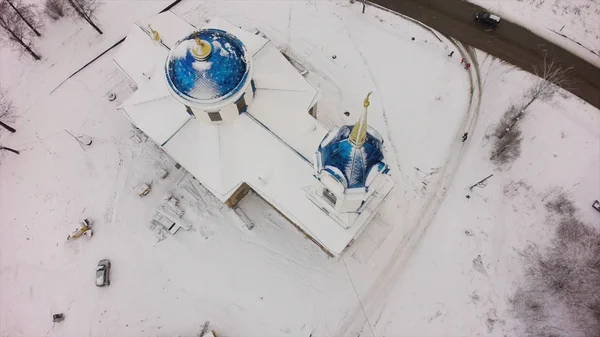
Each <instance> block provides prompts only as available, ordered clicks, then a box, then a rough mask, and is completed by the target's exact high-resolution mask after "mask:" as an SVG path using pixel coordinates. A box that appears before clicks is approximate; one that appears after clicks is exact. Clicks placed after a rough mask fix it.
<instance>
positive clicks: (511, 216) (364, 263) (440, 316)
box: [0, 0, 600, 337]
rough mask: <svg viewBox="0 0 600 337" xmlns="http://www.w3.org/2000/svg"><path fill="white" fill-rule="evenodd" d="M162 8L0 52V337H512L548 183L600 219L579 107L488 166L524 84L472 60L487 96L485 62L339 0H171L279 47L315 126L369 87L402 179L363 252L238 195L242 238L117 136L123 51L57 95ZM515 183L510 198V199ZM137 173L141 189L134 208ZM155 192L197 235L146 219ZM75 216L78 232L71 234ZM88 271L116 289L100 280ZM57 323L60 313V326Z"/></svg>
mask: <svg viewBox="0 0 600 337" xmlns="http://www.w3.org/2000/svg"><path fill="white" fill-rule="evenodd" d="M136 4H137V5H136ZM166 5H167V3H165V2H163V1H160V2H158V1H157V2H144V5H143V6H139V2H134V1H131V2H129V1H114V2H112V1H111V2H107V3H106V5H105V7H103V10H102V12H101V15H100V16H99V19H98V21H99V22H100V25H101V27H103V28H105V29H106V33H105V34H104V35H103V36H98V35H97V34H96V33H95V32H94V31H93V29H92V28H91V27H89V26H87V25H86V24H84V23H81V22H76V23H71V22H70V21H69V19H63V20H61V21H58V22H57V23H51V24H49V25H48V27H47V28H46V33H45V36H44V38H43V39H42V40H40V41H39V43H38V48H39V49H40V50H41V53H42V54H43V56H44V60H43V61H42V62H38V63H35V62H33V61H31V60H29V59H28V58H27V57H26V56H24V57H23V58H22V59H20V60H19V59H18V58H17V57H16V55H15V53H13V52H11V51H9V50H7V49H2V50H0V57H1V58H0V67H1V68H0V69H2V72H1V73H0V82H1V83H2V85H3V86H4V87H7V88H8V89H9V91H10V95H11V98H12V99H13V101H14V102H15V105H16V106H17V108H18V111H19V119H18V121H17V122H16V124H15V128H16V129H17V133H15V134H8V132H6V131H4V130H0V144H2V145H5V146H9V147H13V148H15V149H17V150H20V151H21V154H20V155H18V156H17V155H14V154H12V153H10V152H6V151H3V152H2V153H0V336H2V337H9V336H10V337H16V336H24V337H30V336H61V337H71V336H73V337H75V336H77V337H78V336H107V337H112V336H115V337H118V336H165V337H166V336H195V335H196V334H197V333H198V331H199V330H200V326H201V325H202V324H203V323H204V322H205V321H206V320H209V321H210V323H211V324H210V327H211V329H213V330H215V332H216V333H217V334H218V336H220V337H223V336H225V337H236V336H247V337H253V336H257V337H259V336H260V337H270V336H273V337H279V336H294V337H295V336H298V337H309V336H312V337H324V336H338V337H346V336H353V337H354V336H363V337H365V336H378V337H380V336H381V337H383V336H388V337H390V336H392V337H395V336H407V337H408V336H424V337H426V336H505V335H509V336H512V335H515V336H516V335H519V334H518V331H519V326H518V324H517V323H516V322H514V321H513V320H512V319H511V317H510V315H509V314H508V312H507V308H506V297H507V296H508V295H510V294H511V292H512V291H514V289H515V288H516V286H517V284H518V282H519V279H520V277H521V272H520V266H519V263H518V258H517V256H518V254H517V250H518V249H521V248H523V247H524V246H525V244H526V242H528V241H535V242H542V241H543V239H544V237H548V235H549V231H548V228H547V227H545V225H544V224H543V223H542V222H543V219H544V216H545V214H544V207H543V203H542V201H541V199H542V198H544V196H545V195H546V194H547V191H548V190H549V189H550V190H552V189H554V188H555V186H561V187H563V188H564V189H566V190H567V191H569V192H570V193H572V195H573V196H574V198H575V200H576V201H577V203H578V205H579V206H580V207H581V208H582V212H583V215H584V217H585V218H586V219H587V220H589V222H592V223H594V224H596V225H598V226H600V223H599V222H600V221H599V220H598V219H599V217H598V214H597V212H596V211H594V210H592V209H591V207H590V206H589V205H590V204H591V202H592V201H593V200H594V199H597V198H598V197H599V196H600V180H599V179H600V178H599V177H598V175H597V172H598V171H599V170H600V167H599V166H600V163H599V159H598V158H600V119H599V116H598V110H596V109H594V108H593V107H590V106H589V105H587V104H586V103H584V102H582V101H581V100H579V99H578V98H575V97H573V96H572V95H570V94H568V93H564V92H561V96H559V97H557V98H556V99H554V100H552V101H551V102H547V103H546V102H537V103H534V104H533V105H532V106H531V108H530V110H531V113H530V114H529V115H528V117H526V120H525V121H524V122H523V134H524V137H525V140H524V145H523V146H524V148H523V154H522V156H521V158H520V159H518V160H517V161H516V162H515V163H514V164H513V165H512V167H510V168H508V169H505V170H496V169H495V167H494V166H493V165H492V164H491V163H490V162H489V152H490V144H488V141H487V139H486V137H485V135H486V133H487V131H488V126H489V125H491V124H492V123H494V122H495V121H496V120H498V118H499V117H500V115H501V114H502V113H503V111H504V109H505V108H506V107H507V106H508V105H509V103H510V102H512V101H514V100H515V99H517V98H518V97H519V96H520V95H521V94H522V92H523V91H524V90H525V89H526V88H527V86H528V83H530V82H531V81H532V77H531V75H528V74H526V73H523V72H521V71H518V70H514V69H513V68H511V67H509V66H506V65H504V64H503V63H501V62H498V61H493V60H492V59H491V58H488V57H485V56H484V55H482V54H478V59H479V63H480V64H481V83H482V91H481V101H480V97H479V93H480V92H479V86H478V85H477V83H478V82H477V77H478V76H477V69H478V68H477V67H476V66H474V67H472V68H471V72H469V73H467V72H466V71H465V70H464V69H463V68H462V67H461V65H460V64H459V60H460V56H459V51H458V50H457V49H456V47H455V46H454V45H453V44H452V43H451V42H450V41H447V40H445V39H442V40H441V41H440V40H438V38H436V37H435V36H434V35H432V33H431V32H429V31H427V30H426V29H424V28H422V27H420V26H418V25H415V24H414V23H411V22H409V21H405V20H403V19H402V18H400V17H398V16H395V15H393V14H390V13H387V12H383V11H379V10H377V9H375V8H368V10H367V13H366V14H364V15H363V14H360V9H361V8H360V6H359V5H358V4H357V5H354V6H352V5H350V4H349V3H347V2H345V1H344V2H326V1H319V2H300V1H297V2H288V1H281V2H275V1H265V2H250V1H248V2H246V1H239V2H212V1H211V2H197V1H185V0H184V1H183V2H182V3H180V4H179V5H177V6H176V7H175V8H173V10H172V11H173V12H174V13H176V14H177V15H180V16H181V17H182V18H184V19H186V20H187V21H189V22H190V23H192V24H194V25H196V26H202V24H203V23H204V22H205V20H210V19H212V18H224V19H226V20H228V21H230V22H232V23H234V24H237V25H239V26H241V27H242V28H244V29H247V30H252V29H254V28H256V29H259V30H260V31H261V32H263V33H265V34H266V35H267V36H268V37H269V38H270V39H271V40H272V41H273V42H274V43H275V44H276V45H277V46H278V47H279V48H281V49H286V50H287V52H289V53H291V54H293V55H294V57H295V58H296V59H298V60H299V61H300V62H302V63H303V64H304V65H305V66H306V67H307V68H308V69H309V70H310V73H309V75H308V77H307V78H308V80H309V81H311V82H312V83H313V84H314V85H315V86H317V87H318V88H319V89H320V90H321V91H322V97H321V99H320V101H319V104H318V118H319V120H321V121H322V122H323V123H324V124H325V125H326V126H329V127H331V126H333V125H336V124H352V123H354V122H355V120H356V118H357V117H358V113H359V111H360V108H361V102H362V99H363V98H364V95H365V93H366V92H368V91H371V90H373V91H374V94H373V96H372V98H371V103H372V104H371V110H370V111H371V113H370V116H369V123H370V125H371V126H372V127H374V128H375V129H377V130H378V131H379V132H380V133H381V134H382V136H383V137H384V139H385V141H386V142H385V144H384V145H385V150H386V153H385V154H386V159H387V162H388V163H389V164H390V167H391V168H392V176H393V178H394V180H395V182H396V187H395V188H394V190H393V191H392V193H391V195H390V197H388V199H387V201H386V202H385V204H384V206H383V209H382V210H381V214H380V215H379V216H378V217H377V218H376V220H375V221H373V222H372V223H371V224H370V225H369V226H368V227H367V229H366V230H365V232H364V233H363V234H362V235H361V236H360V237H359V239H358V240H357V241H356V242H355V243H354V244H353V245H352V246H351V247H349V248H348V249H347V250H346V252H345V253H344V254H343V255H342V257H341V258H339V259H331V258H328V257H327V255H326V254H325V253H324V252H322V251H321V250H320V249H319V247H317V246H316V245H315V244H314V243H313V242H312V241H310V240H309V239H307V238H306V237H305V236H304V235H303V234H302V233H300V232H299V231H297V230H296V229H295V227H294V226H292V225H291V224H290V223H288V222H287V221H286V220H285V219H284V218H282V217H281V216H280V215H279V213H277V211H275V210H274V209H272V208H271V207H270V206H269V205H267V204H266V203H265V202H264V201H262V200H261V199H260V198H258V197H257V196H256V195H253V194H250V195H248V196H247V197H246V198H245V199H244V200H242V202H241V203H240V207H241V208H242V209H243V211H244V212H245V213H246V214H247V215H248V217H249V218H250V219H251V220H252V221H253V222H254V224H255V227H254V228H253V229H252V230H248V229H247V228H246V226H245V224H244V222H243V221H242V220H241V219H240V218H239V217H238V216H237V215H236V213H235V212H233V211H232V210H230V209H228V207H227V206H224V205H222V204H221V203H220V202H218V201H217V200H215V199H214V198H213V197H212V196H211V195H210V193H208V191H206V190H204V189H203V188H202V187H201V186H199V185H198V184H197V183H196V182H194V181H193V179H192V178H191V177H190V176H189V175H188V174H186V173H185V172H184V171H183V170H177V169H175V168H174V164H175V163H174V162H173V160H172V159H170V158H168V157H167V156H166V155H165V154H164V153H163V152H162V151H161V150H160V149H159V147H158V146H157V145H155V144H153V143H151V141H150V140H148V141H146V142H141V143H138V142H137V141H135V137H132V130H133V129H132V126H131V124H130V122H129V121H128V120H127V118H126V116H124V115H123V114H122V113H121V112H119V111H117V110H116V108H117V107H118V105H119V104H121V103H122V102H123V100H124V99H125V98H126V97H127V96H129V95H130V94H131V93H132V92H133V90H132V88H131V87H130V86H129V84H130V83H129V79H127V78H126V76H125V75H123V74H122V72H121V71H120V70H119V69H117V67H116V66H115V64H114V62H113V61H112V59H113V58H114V56H115V54H116V52H117V51H118V49H115V50H112V51H110V52H108V53H106V54H105V55H104V56H102V57H101V58H99V59H98V60H97V61H96V62H94V63H93V64H92V65H91V66H89V67H88V68H86V69H85V70H83V71H82V72H80V73H79V74H77V75H76V76H74V77H72V78H71V79H69V80H67V81H65V82H64V84H62V85H61V86H59V87H58V88H57V89H56V90H54V89H55V88H56V87H57V85H58V84H59V83H61V82H62V81H63V80H64V79H66V78H67V77H68V76H69V75H70V74H71V73H72V72H73V71H74V70H76V69H77V68H79V67H80V66H81V65H83V64H85V63H86V62H88V61H89V60H90V59H91V58H93V57H94V56H95V55H97V54H99V53H101V52H102V51H104V50H105V49H106V48H107V47H108V46H110V45H112V44H113V43H114V42H116V41H117V40H119V39H121V38H122V37H124V36H125V34H126V33H127V32H128V31H129V29H130V27H131V25H132V24H133V22H134V21H135V20H139V19H142V18H145V17H147V16H150V15H153V14H155V13H157V12H158V11H159V10H160V9H162V8H164V7H165V6H166ZM113 22H114V24H112V23H113ZM413 37H414V38H415V39H414V41H413V40H412V38H413ZM450 50H457V52H456V53H455V54H454V57H453V58H449V57H448V56H447V54H448V53H449V52H450ZM333 56H335V57H333ZM473 63H474V64H476V62H475V61H473ZM471 84H473V87H472V88H473V91H472V92H473V95H472V97H471V95H470V93H471ZM53 90H54V91H53ZM109 93H115V94H116V95H117V99H116V100H115V101H113V102H109V101H108V99H107V97H108V94H109ZM345 111H348V112H350V116H345V115H344V114H343V113H344V112H345ZM67 131H68V132H67ZM464 132H469V139H468V141H467V142H465V143H462V142H461V139H460V136H462V134H463V133H464ZM70 133H71V134H73V135H75V136H78V135H87V136H90V137H92V139H93V143H92V145H91V146H89V147H85V146H80V144H79V143H78V142H77V141H76V140H75V139H74V138H73V137H72V136H71V135H70ZM160 168H165V169H168V170H169V172H170V174H169V176H168V177H167V178H166V179H165V180H161V179H159V178H158V173H157V171H158V170H159V169H160ZM492 173H493V174H494V176H493V177H492V178H491V179H490V180H489V181H488V184H487V186H485V187H482V188H480V187H476V188H474V189H473V191H469V190H468V187H469V186H470V185H472V184H474V183H476V182H477V181H478V180H480V179H482V178H484V177H485V176H487V175H489V174H492ZM512 181H515V182H518V181H523V182H524V183H523V184H513V185H510V186H511V187H515V186H523V187H521V189H516V190H517V192H515V193H511V192H510V191H512V190H513V189H514V188H513V189H511V187H509V188H505V186H507V185H509V184H510V183H511V182H512ZM143 182H152V191H151V192H150V194H149V195H147V196H146V197H144V198H140V197H138V196H137V194H136V193H135V188H136V187H137V186H138V185H139V184H140V183H143ZM190 190H191V191H194V192H193V193H190V192H189V191H190ZM504 190H507V191H508V192H505V191H504ZM169 194H173V195H174V196H175V197H177V198H178V199H179V200H180V205H181V206H182V208H183V209H184V210H185V215H184V220H185V221H186V222H187V223H189V224H191V226H192V229H191V230H189V231H185V230H180V231H179V232H178V233H177V234H176V235H170V234H165V233H164V232H156V231H154V230H152V229H150V228H149V222H150V220H151V218H152V216H153V215H154V213H155V210H156V208H157V207H158V206H159V205H160V204H161V203H162V202H163V200H164V198H165V197H166V196H167V195H169ZM466 194H469V195H470V196H471V198H470V199H466V198H465V195H466ZM315 211H318V210H316V209H315ZM86 217H87V218H90V219H92V220H93V221H94V235H93V237H92V238H86V237H84V238H81V239H79V240H77V241H69V242H67V241H66V237H67V235H68V234H70V233H71V231H72V230H73V229H75V227H76V226H77V222H78V221H79V220H81V219H83V218H86ZM465 231H466V232H465ZM541 240H542V241H541ZM478 256H481V257H480V258H479V259H477V257H478ZM103 258H108V259H110V260H111V262H112V269H111V285H110V286H109V287H104V288H98V287H96V286H95V285H94V278H95V274H94V270H95V267H96V264H97V262H98V260H100V259H103ZM474 259H477V261H481V263H480V264H477V266H478V267H477V269H474V267H473V266H474V263H473V260H474ZM481 266H483V268H481ZM53 313H64V314H65V320H64V321H63V322H60V323H53V322H52V319H51V316H52V314H53Z"/></svg>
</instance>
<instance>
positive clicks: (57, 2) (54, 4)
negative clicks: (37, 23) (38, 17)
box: [44, 0, 65, 20]
mask: <svg viewBox="0 0 600 337" xmlns="http://www.w3.org/2000/svg"><path fill="white" fill-rule="evenodd" d="M44 13H46V15H48V16H49V17H50V18H51V19H52V20H58V19H59V18H62V17H63V16H65V1H64V0H46V2H44Z"/></svg>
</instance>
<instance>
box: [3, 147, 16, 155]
mask: <svg viewBox="0 0 600 337" xmlns="http://www.w3.org/2000/svg"><path fill="white" fill-rule="evenodd" d="M0 150H8V151H10V152H12V153H15V154H19V153H20V152H19V151H17V150H14V149H11V148H10V147H6V146H0Z"/></svg>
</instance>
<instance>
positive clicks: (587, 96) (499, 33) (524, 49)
mask: <svg viewBox="0 0 600 337" xmlns="http://www.w3.org/2000/svg"><path fill="white" fill-rule="evenodd" d="M371 2H373V3H374V4H377V5H380V6H383V7H385V8H389V9H391V10H393V11H396V12H398V13H401V14H404V15H406V16H409V17H411V18H413V19H415V20H418V21H420V22H422V23H424V24H426V25H428V26H430V27H431V28H433V29H435V30H437V31H439V32H441V33H443V34H445V35H448V36H452V37H453V38H455V39H457V40H459V41H461V42H463V43H465V44H468V45H471V46H473V47H475V48H478V49H481V50H483V51H485V52H487V53H489V54H491V55H494V56H496V57H499V58H501V59H503V60H506V61H508V62H510V63H512V64H514V65H517V66H519V67H521V68H523V69H524V70H526V71H529V72H533V71H534V67H535V66H538V67H539V66H540V65H541V64H542V62H543V59H544V55H545V53H547V55H548V58H549V59H551V60H552V59H553V60H555V61H556V62H558V63H559V64H561V65H563V66H564V67H571V66H572V67H573V72H572V74H571V80H572V84H570V87H569V88H565V89H567V90H568V91H570V92H572V93H573V94H575V95H577V96H579V97H580V98H581V99H583V100H585V101H587V102H588V103H590V104H592V105H593V106H595V107H596V108H599V109H600V69H599V68H597V67H595V66H594V65H592V64H590V63H588V62H587V61H585V60H583V59H582V58H580V57H578V56H577V55H574V54H573V53H571V52H569V51H567V50H565V49H564V48H562V47H560V46H557V45H555V44H553V43H551V42H549V41H548V40H546V39H544V38H542V37H540V36H537V35H535V34H534V33H532V32H531V31H529V30H527V29H525V28H523V27H521V26H519V25H517V24H514V23H512V22H510V21H507V20H504V19H503V20H502V22H501V23H500V25H499V26H498V28H497V29H496V30H495V31H489V32H486V31H485V28H484V27H482V26H481V25H479V24H477V23H476V22H475V21H474V20H473V16H474V14H475V13H476V12H477V11H479V10H481V9H482V8H481V7H479V6H476V5H474V4H472V3H469V2H467V1H463V0H372V1H371Z"/></svg>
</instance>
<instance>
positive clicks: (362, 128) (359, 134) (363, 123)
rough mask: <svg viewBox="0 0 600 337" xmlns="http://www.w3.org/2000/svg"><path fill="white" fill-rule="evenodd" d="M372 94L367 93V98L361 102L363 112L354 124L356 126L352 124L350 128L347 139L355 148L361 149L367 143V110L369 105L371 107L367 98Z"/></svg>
mask: <svg viewBox="0 0 600 337" xmlns="http://www.w3.org/2000/svg"><path fill="white" fill-rule="evenodd" d="M372 93H373V92H372V91H371V92H369V93H368V94H367V97H366V98H365V100H364V101H363V107H364V108H365V110H364V111H363V113H362V115H361V116H360V119H359V120H358V122H356V124H354V127H353V128H352V131H351V132H350V137H349V139H348V140H349V141H350V144H352V145H354V146H356V147H361V146H363V144H364V143H365V142H366V141H367V126H368V125H367V110H368V108H369V105H371V102H370V101H369V97H371V94H372Z"/></svg>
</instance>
